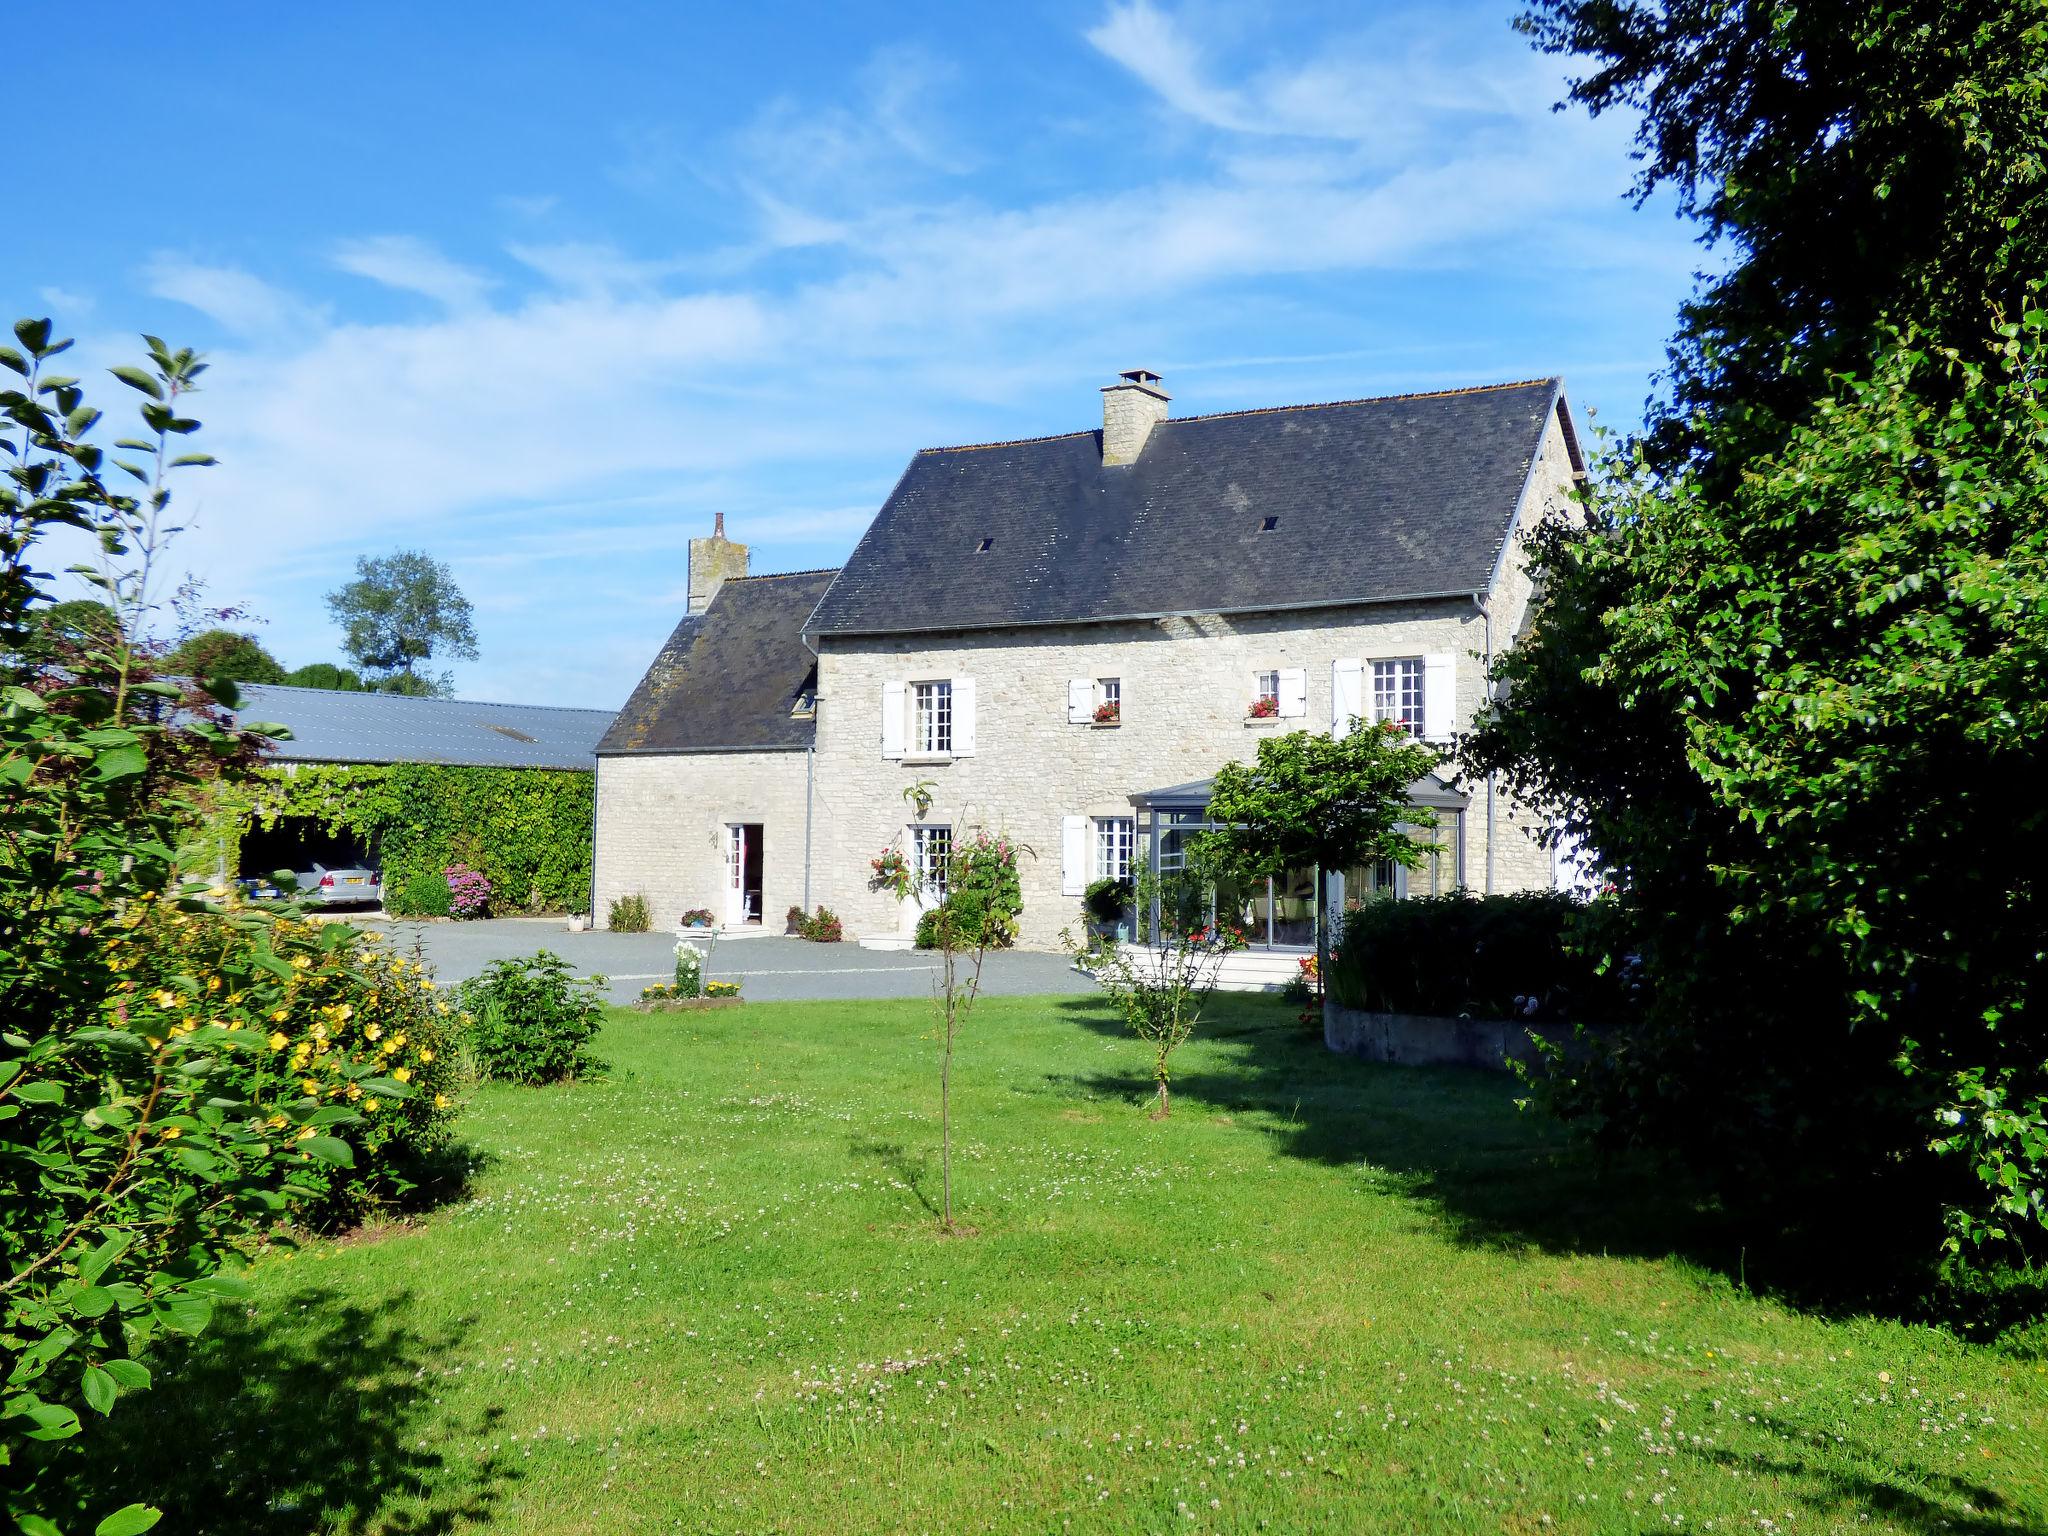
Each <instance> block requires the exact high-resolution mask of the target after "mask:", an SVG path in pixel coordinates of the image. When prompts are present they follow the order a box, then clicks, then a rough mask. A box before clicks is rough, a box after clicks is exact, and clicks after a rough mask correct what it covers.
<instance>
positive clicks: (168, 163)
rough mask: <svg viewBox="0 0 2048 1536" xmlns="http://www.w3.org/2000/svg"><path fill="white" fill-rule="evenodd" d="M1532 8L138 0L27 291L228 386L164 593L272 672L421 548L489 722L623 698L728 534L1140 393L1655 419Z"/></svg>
mask: <svg viewBox="0 0 2048 1536" xmlns="http://www.w3.org/2000/svg"><path fill="white" fill-rule="evenodd" d="M1514 11H1515V6H1514V5H1512V4H1491V3H1488V4H1464V5H1453V4H1418V5H1371V4H1368V5H1358V4H1355V3H1353V4H1341V5H1340V4H1329V5H1322V4H1315V3H1306V0H1293V3H1289V4H1286V5H1280V4H1253V3H1241V4H1223V3H1185V4H1176V3H1166V0H1082V3H1071V4H1069V3H1055V0H1016V3H1011V4H1005V5H1001V6H997V5H973V6H968V5H960V4H947V5H935V4H918V3H906V0H897V3H893V4H888V5H877V4H872V3H867V0H849V3H843V4H831V5H816V6H812V5H796V4H786V5H775V4H768V5H755V6H730V5H720V6H711V5H702V4H687V5H685V4H656V3H646V0H643V3H627V0H606V3H604V4H600V5H590V6H565V5H561V4H560V3H558V0H552V3H547V4H534V3H526V0H494V3H493V4H492V5H490V6H488V7H484V6H480V5H453V6H447V5H443V6H423V5H417V4H403V5H400V4H395V3H371V0H352V3H351V4H349V5H346V6H324V7H307V6H277V5H274V4H265V5H256V4H245V3H230V0H212V3H205V4H201V5H197V6H186V7H182V8H173V9H165V8H162V7H156V6H143V5H140V4H132V3H128V0H120V3H115V4H110V5H109V6H107V7H105V8H104V10H103V13H102V19H101V22H100V23H99V25H98V34H99V35H98V38H97V39H96V41H95V43H94V55H93V66H92V76H91V78H92V81H93V87H94V91H95V95H96V97H97V98H98V100H99V101H100V103H101V106H102V108H104V109H96V110H93V111H88V112H79V113H77V114H74V115H73V116H72V117H70V118H69V119H68V120H67V122H66V125H65V129H64V133H63V135H62V137H63V139H64V141H65V148H64V152H63V155H62V157H61V158H62V160H63V161H64V163H66V164H68V165H70V166H73V167H75V168H76V171H75V174H76V175H77V177H78V179H79V186H78V190H77V192H76V193H75V194H70V195H64V196H62V197H59V198H57V199H56V204H57V206H56V207H55V208H54V209H53V210H52V212H51V214H50V216H48V217H46V218H43V219H41V220H39V221H38V222H37V224H36V226H35V232H34V235H33V238H28V239H21V238H17V239H15V240H12V241H10V242H8V243H7V244H6V246H5V247H4V248H0V295H4V298H5V302H6V305H7V307H8V308H9V310H10V311H11V313H51V314H54V315H55V317H56V318H57V320H58V323H59V326H60V328H61V329H62V330H63V331H65V332H66V333H67V334H75V335H77V336H78V337H79V342H80V346H79V353H80V357H81V361H85V362H87V363H92V364H104V363H106V362H113V361H121V360H126V359H127V358H128V357H129V356H131V355H132V354H133V352H134V351H135V350H136V345H135V344H134V343H133V341H132V338H133V336H134V334H135V333H137V332H140V331H153V332H155V333H157V334H160V335H162V336H164V337H166V338H167V339H169V340H171V341H172V342H173V343H174V344H187V345H193V346H198V347H201V348H204V349H206V350H208V351H209V352H210V353H211V354H212V359H213V362H214V368H213V371H212V372H211V373H210V374H209V376H208V379H207V383H208V385H209V386H210V387H209V388H208V390H207V391H206V392H205V393H204V394H203V395H201V396H200V398H199V399H198V401H197V402H196V413H197V414H199V415H200V416H202V417H203V418H204V419H205V421H206V423H207V430H206V433H205V435H204V437H203V439H202V444H203V446H205V447H207V448H208V449H209V450H210V451H212V452H214V453H216V454H218V455H219V456H220V457H221V459H222V460H223V461H224V463H223V466H222V467H221V468H219V469H216V470H209V471H204V472H199V473H198V474H195V475H194V476H193V477H190V478H188V480H187V481H186V482H185V485H186V491H185V500H184V503H183V505H184V508H185V510H186V511H188V512H190V513H193V514H195V522H194V525H193V527H192V529H191V530H190V531H189V532H188V533H187V534H186V535H184V537H183V540H182V542H181V544H180V545H179V547H178V549H177V551H176V554H175V556H174V564H177V565H179V566H181V567H190V568H191V569H192V570H194V571H195V572H197V573H198V574H199V575H201V576H202V577H204V578H205V580H206V582H207V584H208V590H209V596H210V598H211V599H212V600H213V601H215V602H219V603H230V602H232V603H240V604H244V605H247V606H248V607H249V608H251V609H253V610H254V611H255V612H256V613H257V614H259V615H261V616H262V617H263V618H264V619H265V620H266V622H265V623H264V624H262V625H261V626H260V627H259V628H258V633H259V634H260V635H261V636H262V638H263V640H264V642H265V643H266V644H267V645H268V646H270V648H271V649H272V650H273V651H275V652H276V653H277V654H278V655H279V656H280V657H281V658H282V659H283V660H284V661H285V662H286V664H287V665H288V666H289V665H297V664H300V663H303V662H307V661H316V660H330V659H338V646H337V643H336V640H337V637H336V635H335V632H334V630H333V629H332V627H331V626H330V624H329V623H328V621H327V618H326V614H325V609H324V606H323V604H322V603H321V601H320V596H321V594H322V593H323V592H325V591H327V590H329V589H330V588H332V587H333V586H336V585H338V584H339V582H340V581H341V580H343V579H345V578H346V577H347V575H348V574H349V572H350V569H351V567H352V565H353V562H354V560H355V557H356V556H357V555H359V554H379V553H384V552H387V551H389V550H391V549H393V548H397V547H418V548H423V549H426V550H429V551H431V552H432V553H434V554H436V555H437V556H439V557H441V558H443V559H445V560H447V561H448V562H449V563H450V564H451V565H452V566H453V567H454V570H455V573H456V576H457V579H458V580H459V581H460V582H461V584H462V585H463V587H464V589H465V590H466V591H467V592H468V593H469V594H470V596H471V598H472V599H473V601H474V602H475V605H476V611H477V628H478V632H479V638H480V641H481V646H482V656H481V658H480V659H479V660H478V661H477V662H475V663H472V664H464V665H460V666H458V667H457V668H456V669H455V671H456V683H457V688H458V691H460V692H461V693H462V694H464V695H465V696H468V697H475V698H504V699H519V700H525V701H530V702H536V703H560V704H602V705H607V706H615V705H617V704H618V703H620V702H622V701H623V699H624V697H625V694H626V692H627V691H628V690H629V689H630V688H631V686H632V684H633V682H634V680H635V679H636V678H637V677H638V676H639V674H640V671H641V670H642V668H643V667H644V666H645V664H646V662H647V660H648V659H649V658H650V657H651V656H652V654H653V653H654V650H655V649H656V647H657V646H658V645H659V644H660V642H661V640H662V638H663V637H664V636H665V635H666V634H667V632H668V630H669V629H670V627H671V626H672V625H673V624H674V622H675V619H676V616H677V615H678V613H679V612H680V611H681V606H682V595H683V592H684V571H685V553H686V544H687V541H688V539H689V538H690V537H691V536H692V535H693V534H697V533H702V532H704V531H707V530H708V528H709V525H710V522H711V518H712V514H713V513H714V512H718V511H723V512H725V513H726V515H727V518H726V520H727V526H728V530H729V531H730V532H731V534H732V535H733V536H734V537H736V538H739V539H742V540H744V541H746V542H748V543H749V544H751V545H752V546H753V550H754V568H755V569H756V570H786V569H797V568H805V567H811V566H821V565H830V564H834V563H836V562H837V561H838V560H840V559H842V558H843V557H844V556H845V554H846V552H847V551H848V550H849V549H850V548H851V547H852V545H853V543H854V541H855V540H856V539H857V538H858V536H859V534H860V531H861V529H862V528H863V527H864V526H865V524H866V522H867V520H868V519H869V517H871V516H872V514H873V512H874V510H875V509H876V507H877V506H878V505H879V504H880V502H881V500H882V499H883V498H884V497H885V496H886V495H887V494H888V491H889V487H890V486H891V484H892V483H893V482H894V480H895V478H896V476H897V475H898V474H899V473H900V471H901V469H902V466H903V463H904V461H905V459H906V458H907V457H908V456H909V455H910V454H911V453H912V452H913V451H915V450H916V449H917V448H919V447H922V446H926V445H930V444H938V443H958V442H976V441H985V440H990V439H997V438H1011V437H1026V436H1032V435H1037V434H1041V433H1049V432H1060V431H1070V430H1075V429H1078V428H1083V427H1087V426H1090V425H1094V424H1097V423H1098V422H1099V415H1100V403H1099V399H1100V397H1099V396H1098V394H1097V390H1098V389H1099V387H1100V386H1101V385H1103V384H1105V383H1108V382H1110V380H1111V379H1112V377H1113V376H1114V374H1115V372H1116V370H1118V369H1120V368H1126V367H1132V366H1139V365H1143V366H1147V367H1151V368H1155V369H1157V370H1159V371H1160V372H1161V373H1163V374H1164V375H1165V376H1166V384H1167V388H1168V389H1169V391H1170V392H1171V393H1172V394H1173V397H1174V406H1173V409H1174V411H1175V412H1176V413H1177V414H1193V413H1196V412H1205V411H1216V410H1229V409H1235V408H1238V407H1245V406H1263V405H1277V404H1287V403H1293V402H1299V401H1309V400H1328V399H1344V398H1351V397H1356V396H1361V395H1373V394H1385V393H1392V392H1397V391H1402V390H1412V389H1434V388H1442V387H1448V386H1456V385H1464V384H1473V383H1483V382H1489V381H1496V380H1502V379H1515V378H1527V377H1533V376H1538V375H1545V374H1551V373H1561V374H1563V375H1564V376H1565V378H1566V381H1567V384H1568V386H1569V387H1570V389H1571V391H1572V394H1573V396H1574V399H1575V401H1576V403H1577V405H1578V407H1579V409H1580V410H1581V412H1582V413H1584V412H1585V411H1587V410H1588V409H1592V410H1594V411H1596V412H1597V419H1598V420H1601V421H1604V422H1606V423H1607V424H1609V425H1612V426H1617V427H1621V428H1627V427H1630V426H1632V425H1634V424H1635V423H1636V421H1637V420H1638V419H1639V416H1640V413H1641V408H1642V403H1643V400H1644V397H1645V395H1646V393H1647V392H1648V389H1649V387H1650V377H1651V374H1652V373H1653V371H1654V370H1655V369H1656V367H1657V366H1658V363H1659V361H1660V359H1661V356H1662V344H1663V338H1664V337H1665V336H1666V334H1667V333H1668V332H1669V331H1670V329H1671V326H1672V321H1673V311H1674V307H1675V305H1676V303H1677V301H1678V300H1679V298H1680V297H1681V296H1682V295H1683V294H1684V293H1685V291H1686V290H1687V288H1688V287H1689V285H1690V274H1691V272H1692V271H1693V269H1694V268H1695V267H1696V266H1698V265H1699V264H1700V261H1701V253H1700V252H1699V250H1698V249H1697V248H1696V247H1695V246H1693V245H1692V244H1691V243H1690V240H1691V232H1690V231H1689V230H1688V229H1687V228H1685V227H1684V226H1683V225H1681V224H1679V223H1677V222H1676V221H1675V220H1674V219H1673V218H1672V217H1671V215H1670V212H1669V210H1668V209H1665V208H1660V207H1657V206H1655V205H1653V206H1652V207H1651V208H1649V209H1646V210H1643V211H1635V210H1632V209H1631V208H1630V206H1629V205H1628V203H1627V202H1626V200H1625V197H1624V194H1625V192H1626V189H1627V185H1628V180H1629V175H1630V170H1631V165H1630V161H1629V159H1628V156H1627V151H1628V136H1629V132H1630V129H1631V126H1632V125H1630V124H1628V123H1625V122H1620V121H1605V122H1601V123H1597V124H1596V123H1591V122H1589V121H1587V119H1586V118H1585V116H1584V115H1583V114H1582V113H1579V112H1577V111H1572V112H1565V113H1553V112H1552V111H1551V110H1550V108H1551V104H1552V103H1553V102H1554V101H1555V100H1557V99H1558V97H1559V95H1560V94H1561V88H1562V80H1563V77H1564V73H1565V70H1564V66H1563V65H1562V64H1561V62H1560V61H1557V60H1552V59H1546V58H1543V57H1541V56H1539V55H1537V54H1535V53H1533V52H1532V51H1530V50H1529V49H1528V47H1527V45H1526V44H1525V43H1524V42H1523V40H1522V39H1520V38H1519V37H1518V36H1516V35H1515V34H1514V33H1513V32H1512V30H1511V29H1510V26H1509V22H1510V20H1511V18H1512V16H1513V14H1514ZM486 20H487V22H488V24H487V25H484V24H482V23H484V22H485V21H486ZM39 28H47V29H48V34H47V35H46V36H44V37H41V38H38V37H37V36H36V33H37V31H38V29H39ZM10 36H11V38H12V40H13V41H14V42H15V43H16V44H17V45H18V47H19V48H20V51H21V52H22V53H23V54H27V53H29V52H31V51H33V50H35V49H36V48H38V47H40V48H41V49H42V50H43V51H44V52H45V54H46V56H54V55H57V54H60V53H61V52H62V51H64V50H67V49H70V48H73V47H75V46H76V31H75V27H74V26H72V25H71V24H70V23H69V22H67V21H65V20H63V19H62V18H61V17H59V15H58V14H57V12H56V11H53V10H50V9H49V8H43V9H42V10H41V11H27V12H23V13H22V14H20V15H17V16H15V17H13V18H12V20H11V24H10ZM158 125H161V126H158ZM54 142H55V140H54V139H53V140H51V143H52V144H54ZM73 208H76V209H80V210H83V211H81V212H77V213H73V212H70V211H69V210H70V209H73ZM79 371H84V370H79ZM117 392H121V390H120V386H119V385H116V384H113V383H112V382H111V381H108V384H107V387H106V390H105V391H103V394H104V395H105V396H106V397H107V398H105V399H103V400H102V402H101V403H102V404H110V403H120V404H121V405H123V406H124V408H125V405H126V402H125V401H118V402H117V401H116V400H115V398H114V397H115V396H116V394H117ZM122 393H125V392H122Z"/></svg>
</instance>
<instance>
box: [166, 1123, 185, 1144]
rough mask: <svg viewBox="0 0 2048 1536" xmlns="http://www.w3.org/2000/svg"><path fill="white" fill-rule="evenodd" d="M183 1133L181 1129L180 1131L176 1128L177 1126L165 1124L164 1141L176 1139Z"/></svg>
mask: <svg viewBox="0 0 2048 1536" xmlns="http://www.w3.org/2000/svg"><path fill="white" fill-rule="evenodd" d="M183 1134H184V1132H183V1131H181V1130H179V1129H178V1128H177V1127H176V1126H175V1125H172V1126H166V1127H165V1128H164V1140H165V1141H176V1140H177V1139H178V1138H179V1137H180V1136H182V1135H183Z"/></svg>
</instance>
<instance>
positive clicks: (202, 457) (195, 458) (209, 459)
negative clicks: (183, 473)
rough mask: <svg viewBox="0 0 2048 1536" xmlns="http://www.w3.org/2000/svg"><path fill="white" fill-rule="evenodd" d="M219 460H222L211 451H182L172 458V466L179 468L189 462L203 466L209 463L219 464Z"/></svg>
mask: <svg viewBox="0 0 2048 1536" xmlns="http://www.w3.org/2000/svg"><path fill="white" fill-rule="evenodd" d="M219 462H220V460H219V459H216V458H215V457H214V456H213V455H212V454H210V453H181V454H179V455H178V456H177V457H176V458H175V459H173V460H171V468H173V469H179V468H182V467H184V466H185V465H188V464H190V465H194V466H198V467H202V468H203V467H205V466H207V465H212V464H218V463H219Z"/></svg>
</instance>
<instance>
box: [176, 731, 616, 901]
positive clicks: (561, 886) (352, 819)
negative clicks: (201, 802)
mask: <svg viewBox="0 0 2048 1536" xmlns="http://www.w3.org/2000/svg"><path fill="white" fill-rule="evenodd" d="M592 780H593V775H591V774H588V773H577V772H570V771H564V770H556V769H545V768H458V767H449V766H445V765H441V764H435V763H393V764H389V765H383V764H353V763H294V764H289V765H280V766H277V767H272V768H266V769H263V770H262V771H260V772H258V773H256V774H253V775H251V776H250V777H249V778H248V779H247V780H245V781H242V782H238V783H234V784H224V785H221V786H219V788H218V789H217V790H216V792H215V794H214V797H213V803H212V804H211V806H209V807H208V814H207V815H206V816H205V818H204V819H203V820H202V821H201V822H200V823H198V824H197V825H195V826H194V827H193V828H192V829H191V832H190V834H189V835H188V837H187V838H186V840H185V842H184V844H183V846H182V847H181V848H180V849H179V854H178V858H179V863H180V864H181V865H182V866H183V867H184V868H185V869H187V870H189V871H192V872H193V873H197V874H210V873H212V872H213V871H214V870H215V869H216V868H218V867H221V866H223V865H224V866H225V867H227V868H228V869H229V870H230V871H232V870H233V868H234V865H235V861H236V855H237V853H238V851H239V848H240V845H241V840H242V838H243V836H244V835H245V834H246V833H247V832H248V831H249V829H250V828H251V827H252V826H262V827H271V826H275V825H276V824H277V822H278V821H279V820H280V819H281V818H284V817H287V816H304V817H308V818H310V819H312V820H314V821H316V822H318V823H319V824H320V826H321V827H322V828H323V829H324V830H326V831H328V832H346V833H348V834H350V835H352V836H354V837H357V838H360V839H361V840H363V841H364V842H365V843H372V844H374V845H375V846H376V848H377V850H378V856H379V862H380V865H381V868H382V872H383V877H384V890H385V896H386V903H387V906H389V907H390V908H391V910H392V911H394V912H397V910H398V907H399V906H400V905H402V904H403V894H402V893H403V892H404V890H405V888H406V885H407V882H408V881H409V880H410V879H411V877H412V876H414V875H416V874H419V873H422V872H433V873H436V874H438V873H439V872H440V871H442V870H443V869H445V868H446V867H447V866H448V865H450V864H458V863H459V864H466V865H468V866H469V867H470V868H472V869H475V870H478V871H480V872H482V874H483V875H484V877H485V878H486V879H488V880H489V881H490V883H491V890H492V891H493V893H494V896H493V909H494V910H496V911H499V912H516V911H527V912H539V911H560V910H563V909H570V910H577V911H580V910H582V908H583V907H584V906H585V904H586V903H587V902H588V900H589V897H590V862H591V845H590V838H591V808H592V799H591V795H592Z"/></svg>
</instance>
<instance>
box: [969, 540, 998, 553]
mask: <svg viewBox="0 0 2048 1536" xmlns="http://www.w3.org/2000/svg"><path fill="white" fill-rule="evenodd" d="M995 547H996V541H995V540H994V539H992V538H989V539H983V540H982V541H981V542H980V543H979V544H977V545H975V546H974V552H975V553H976V554H977V555H985V554H987V553H988V552H989V551H990V550H992V549H994V548H995Z"/></svg>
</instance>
